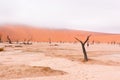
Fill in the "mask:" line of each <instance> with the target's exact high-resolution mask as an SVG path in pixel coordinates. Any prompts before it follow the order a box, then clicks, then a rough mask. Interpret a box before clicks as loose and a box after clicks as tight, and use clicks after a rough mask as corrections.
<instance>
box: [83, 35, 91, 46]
mask: <svg viewBox="0 0 120 80" xmlns="http://www.w3.org/2000/svg"><path fill="white" fill-rule="evenodd" d="M90 36H91V35H89V36H87V39H86V40H85V42H84V44H85V43H86V42H87V41H88V40H89V38H90Z"/></svg>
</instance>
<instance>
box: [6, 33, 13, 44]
mask: <svg viewBox="0 0 120 80" xmlns="http://www.w3.org/2000/svg"><path fill="white" fill-rule="evenodd" d="M7 39H8V42H9V44H12V41H11V39H10V37H9V36H8V35H7Z"/></svg>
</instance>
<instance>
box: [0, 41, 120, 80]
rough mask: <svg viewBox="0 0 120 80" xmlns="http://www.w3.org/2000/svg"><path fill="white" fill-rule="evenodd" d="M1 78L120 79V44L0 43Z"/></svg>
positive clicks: (21, 79) (48, 79)
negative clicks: (83, 48) (84, 54)
mask: <svg viewBox="0 0 120 80" xmlns="http://www.w3.org/2000/svg"><path fill="white" fill-rule="evenodd" d="M0 47H4V51H1V52H0V80H120V45H118V44H103V43H101V44H94V45H92V44H91V45H90V46H89V47H87V46H86V49H87V53H88V57H89V61H88V62H84V61H83V53H82V49H81V45H80V43H51V44H49V43H47V42H46V43H43V42H41V43H35V42H34V43H33V44H32V45H24V44H8V43H0Z"/></svg>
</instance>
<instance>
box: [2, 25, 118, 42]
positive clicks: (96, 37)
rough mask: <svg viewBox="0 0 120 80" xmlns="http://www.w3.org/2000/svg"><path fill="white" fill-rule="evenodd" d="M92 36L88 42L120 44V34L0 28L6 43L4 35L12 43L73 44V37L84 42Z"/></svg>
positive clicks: (19, 26) (18, 26)
mask: <svg viewBox="0 0 120 80" xmlns="http://www.w3.org/2000/svg"><path fill="white" fill-rule="evenodd" d="M90 34H91V35H92V36H91V38H90V41H95V42H114V41H115V42H120V34H107V33H97V32H89V31H82V30H67V29H44V28H34V27H29V26H24V25H2V26H0V35H2V40H4V41H6V40H7V39H6V35H9V36H10V38H11V39H12V41H17V40H18V41H24V40H29V39H30V40H32V41H41V42H48V41H49V39H51V41H53V42H60V41H63V42H75V41H76V40H75V39H74V37H78V38H80V39H81V40H84V39H85V38H86V36H87V35H90Z"/></svg>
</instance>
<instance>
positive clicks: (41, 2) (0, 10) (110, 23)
mask: <svg viewBox="0 0 120 80" xmlns="http://www.w3.org/2000/svg"><path fill="white" fill-rule="evenodd" d="M0 24H27V25H33V26H43V27H50V28H69V29H80V30H90V31H99V32H111V33H120V0H0Z"/></svg>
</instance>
